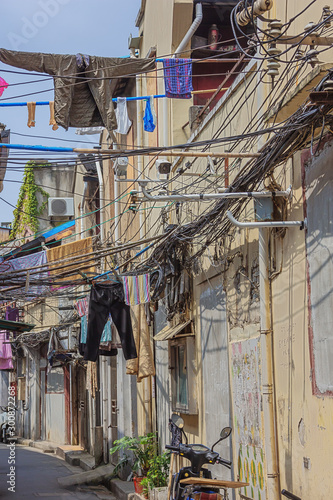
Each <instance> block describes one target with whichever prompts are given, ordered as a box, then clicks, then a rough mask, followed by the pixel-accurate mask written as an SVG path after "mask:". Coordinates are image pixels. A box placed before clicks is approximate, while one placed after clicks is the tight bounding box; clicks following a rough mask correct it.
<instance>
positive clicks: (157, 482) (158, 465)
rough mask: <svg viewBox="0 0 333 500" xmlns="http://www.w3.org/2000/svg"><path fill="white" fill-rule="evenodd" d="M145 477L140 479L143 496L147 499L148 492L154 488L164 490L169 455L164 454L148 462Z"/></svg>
mask: <svg viewBox="0 0 333 500" xmlns="http://www.w3.org/2000/svg"><path fill="white" fill-rule="evenodd" d="M148 465H149V468H148V471H147V476H146V477H145V478H143V479H142V481H141V486H142V487H143V494H144V496H145V497H146V498H148V495H149V492H150V491H152V490H154V489H155V488H165V487H166V486H167V484H168V477H169V468H170V453H168V452H164V453H163V454H162V455H156V456H155V457H153V458H151V459H150V460H149V464H148Z"/></svg>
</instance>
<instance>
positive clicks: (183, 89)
mask: <svg viewBox="0 0 333 500" xmlns="http://www.w3.org/2000/svg"><path fill="white" fill-rule="evenodd" d="M163 67H164V85H165V95H166V96H167V97H171V98H176V99H191V92H192V90H193V86H192V59H164V60H163Z"/></svg>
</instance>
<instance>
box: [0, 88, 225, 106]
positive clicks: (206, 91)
mask: <svg viewBox="0 0 333 500" xmlns="http://www.w3.org/2000/svg"><path fill="white" fill-rule="evenodd" d="M227 88H228V87H226V88H223V89H220V91H221V92H222V91H224V90H227ZM216 90H217V89H202V90H192V92H191V93H192V94H194V95H196V94H211V93H213V92H216ZM150 97H153V98H154V99H162V98H164V97H166V95H165V94H156V95H153V96H150V95H144V96H136V97H126V98H125V99H126V101H143V100H145V99H149V98H150ZM112 101H113V102H117V97H113V99H112ZM35 104H36V106H48V105H49V104H50V101H37V102H36V103H35ZM27 105H28V103H27V102H0V107H2V108H10V107H16V106H27Z"/></svg>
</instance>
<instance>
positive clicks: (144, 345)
mask: <svg viewBox="0 0 333 500" xmlns="http://www.w3.org/2000/svg"><path fill="white" fill-rule="evenodd" d="M131 318H132V325H133V335H134V339H135V344H136V350H137V353H138V357H137V358H136V359H129V360H128V361H127V363H126V373H127V374H128V375H137V381H138V382H141V380H142V379H143V378H145V377H149V376H154V375H155V365H154V355H153V349H152V345H151V338H150V331H149V326H148V323H147V317H146V312H145V305H144V304H140V305H138V306H134V307H132V308H131Z"/></svg>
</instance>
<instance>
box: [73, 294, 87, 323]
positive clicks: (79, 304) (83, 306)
mask: <svg viewBox="0 0 333 500" xmlns="http://www.w3.org/2000/svg"><path fill="white" fill-rule="evenodd" d="M74 307H75V309H76V310H77V312H78V315H79V316H80V318H82V316H86V315H87V314H88V307H89V297H84V298H83V299H79V300H77V301H76V302H75V304H74Z"/></svg>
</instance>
